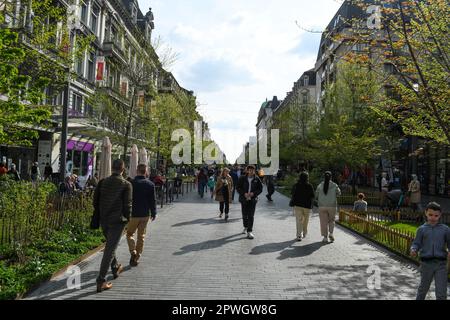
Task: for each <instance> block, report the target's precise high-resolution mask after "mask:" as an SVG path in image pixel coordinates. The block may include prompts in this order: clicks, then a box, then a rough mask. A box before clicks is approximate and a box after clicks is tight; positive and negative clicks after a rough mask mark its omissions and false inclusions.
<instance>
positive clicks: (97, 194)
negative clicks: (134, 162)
mask: <svg viewBox="0 0 450 320" xmlns="http://www.w3.org/2000/svg"><path fill="white" fill-rule="evenodd" d="M124 171H125V163H124V162H123V160H120V159H118V160H115V161H114V162H113V164H112V175H111V176H110V177H108V178H105V179H103V180H101V181H100V182H99V183H98V185H97V187H96V189H95V191H94V210H95V214H94V216H95V217H97V218H98V219H99V222H98V226H100V227H101V229H102V231H103V234H104V236H105V238H106V245H105V249H104V253H103V258H102V261H101V264H100V271H99V275H98V277H97V292H102V291H103V290H108V289H111V288H112V283H111V282H108V281H106V274H107V272H108V269H109V268H111V271H112V273H113V278H114V279H116V278H117V277H119V275H120V273H121V272H122V271H123V270H124V268H123V266H122V265H121V264H119V262H118V261H117V258H116V249H117V246H118V245H119V242H120V238H121V236H122V234H123V231H124V229H125V228H126V237H127V243H128V248H129V251H130V266H131V267H136V266H138V264H139V259H140V258H141V255H142V252H143V249H144V240H145V235H146V230H147V225H148V223H149V221H154V220H155V219H156V214H157V212H156V191H155V184H154V183H153V182H152V181H150V179H149V173H148V169H147V165H145V164H139V165H138V167H137V176H136V177H135V178H134V179H131V181H129V179H125V178H124V176H123V173H124ZM98 226H93V227H94V228H95V227H98ZM136 231H137V239H136V237H135V234H136Z"/></svg>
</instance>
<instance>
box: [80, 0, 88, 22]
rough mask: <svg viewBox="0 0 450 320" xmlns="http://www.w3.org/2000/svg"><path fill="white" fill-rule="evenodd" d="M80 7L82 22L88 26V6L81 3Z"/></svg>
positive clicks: (83, 2)
mask: <svg viewBox="0 0 450 320" xmlns="http://www.w3.org/2000/svg"><path fill="white" fill-rule="evenodd" d="M80 6H81V14H80V18H81V21H83V22H84V23H85V24H86V23H87V16H88V6H87V4H86V2H85V1H81V3H80Z"/></svg>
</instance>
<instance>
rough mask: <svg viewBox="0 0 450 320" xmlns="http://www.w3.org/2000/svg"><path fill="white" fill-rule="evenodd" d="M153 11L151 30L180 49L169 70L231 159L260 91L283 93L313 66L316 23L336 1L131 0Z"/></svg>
mask: <svg viewBox="0 0 450 320" xmlns="http://www.w3.org/2000/svg"><path fill="white" fill-rule="evenodd" d="M138 1H139V5H140V8H141V11H142V12H143V13H144V14H145V13H146V12H147V10H148V8H149V7H151V8H152V11H153V13H154V16H155V30H154V34H153V37H157V36H161V37H162V39H163V40H164V42H165V43H166V44H167V45H168V46H170V47H171V48H172V49H173V50H174V51H175V52H177V53H178V54H179V58H178V60H177V61H176V63H175V64H174V65H173V67H172V68H171V70H170V71H172V72H173V73H174V75H175V77H176V78H177V80H178V82H179V83H180V85H181V86H183V87H184V88H186V89H189V90H193V91H194V92H195V94H196V96H197V100H198V103H199V111H200V113H201V114H202V115H203V117H204V118H205V120H206V121H207V122H208V123H209V127H210V128H211V130H210V132H211V135H212V138H213V139H214V140H215V141H216V142H217V143H218V144H219V146H220V148H221V149H222V150H223V151H224V152H225V154H226V155H227V158H228V159H229V160H231V161H234V160H235V159H236V158H237V157H238V156H239V154H240V153H241V151H242V146H243V144H244V143H245V142H247V141H248V138H249V136H251V135H256V120H257V115H258V111H259V109H260V106H261V103H262V102H263V101H265V99H266V98H268V99H271V98H272V97H273V96H278V98H279V99H284V97H285V96H286V93H287V92H288V91H290V90H291V89H292V86H293V83H294V82H295V81H296V80H297V79H298V78H299V77H300V76H301V74H302V73H303V72H304V71H307V70H309V69H311V68H313V67H314V63H315V60H316V56H317V50H318V47H319V41H320V35H319V34H311V33H308V32H305V31H303V30H302V29H300V28H299V27H298V26H297V24H296V21H297V22H298V23H299V24H300V25H301V26H303V27H305V28H307V29H313V30H321V29H324V28H325V27H326V25H327V24H328V23H329V21H330V20H331V19H332V17H333V16H334V14H335V13H336V11H337V10H338V8H339V6H340V5H341V3H340V1H338V0H314V1H309V0H138Z"/></svg>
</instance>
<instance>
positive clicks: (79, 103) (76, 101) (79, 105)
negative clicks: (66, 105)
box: [72, 93, 83, 114]
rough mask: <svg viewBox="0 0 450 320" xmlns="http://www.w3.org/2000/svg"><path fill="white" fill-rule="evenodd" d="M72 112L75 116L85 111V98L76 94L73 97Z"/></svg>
mask: <svg viewBox="0 0 450 320" xmlns="http://www.w3.org/2000/svg"><path fill="white" fill-rule="evenodd" d="M72 110H73V111H74V113H75V114H81V113H82V111H83V97H82V96H80V95H78V94H76V93H74V94H73V95H72Z"/></svg>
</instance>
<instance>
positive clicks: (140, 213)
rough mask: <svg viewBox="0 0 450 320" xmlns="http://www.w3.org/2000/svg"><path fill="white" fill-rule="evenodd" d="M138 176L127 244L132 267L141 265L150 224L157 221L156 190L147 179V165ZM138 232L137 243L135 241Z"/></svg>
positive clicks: (135, 180) (140, 170) (141, 166)
mask: <svg viewBox="0 0 450 320" xmlns="http://www.w3.org/2000/svg"><path fill="white" fill-rule="evenodd" d="M137 174H138V175H137V176H136V178H134V180H133V208H132V212H131V219H130V222H128V226H127V242H128V248H129V249H130V254H131V258H130V266H132V267H135V266H137V265H138V264H139V258H140V257H141V255H142V251H143V249H144V241H145V234H146V231H147V225H148V222H149V220H151V221H154V220H155V219H156V192H155V190H156V188H155V185H154V184H153V182H151V181H150V180H149V179H147V178H146V175H147V165H145V164H140V165H138V167H137ZM150 212H151V216H150ZM136 230H137V242H136V241H135V239H134V234H135V233H136Z"/></svg>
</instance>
